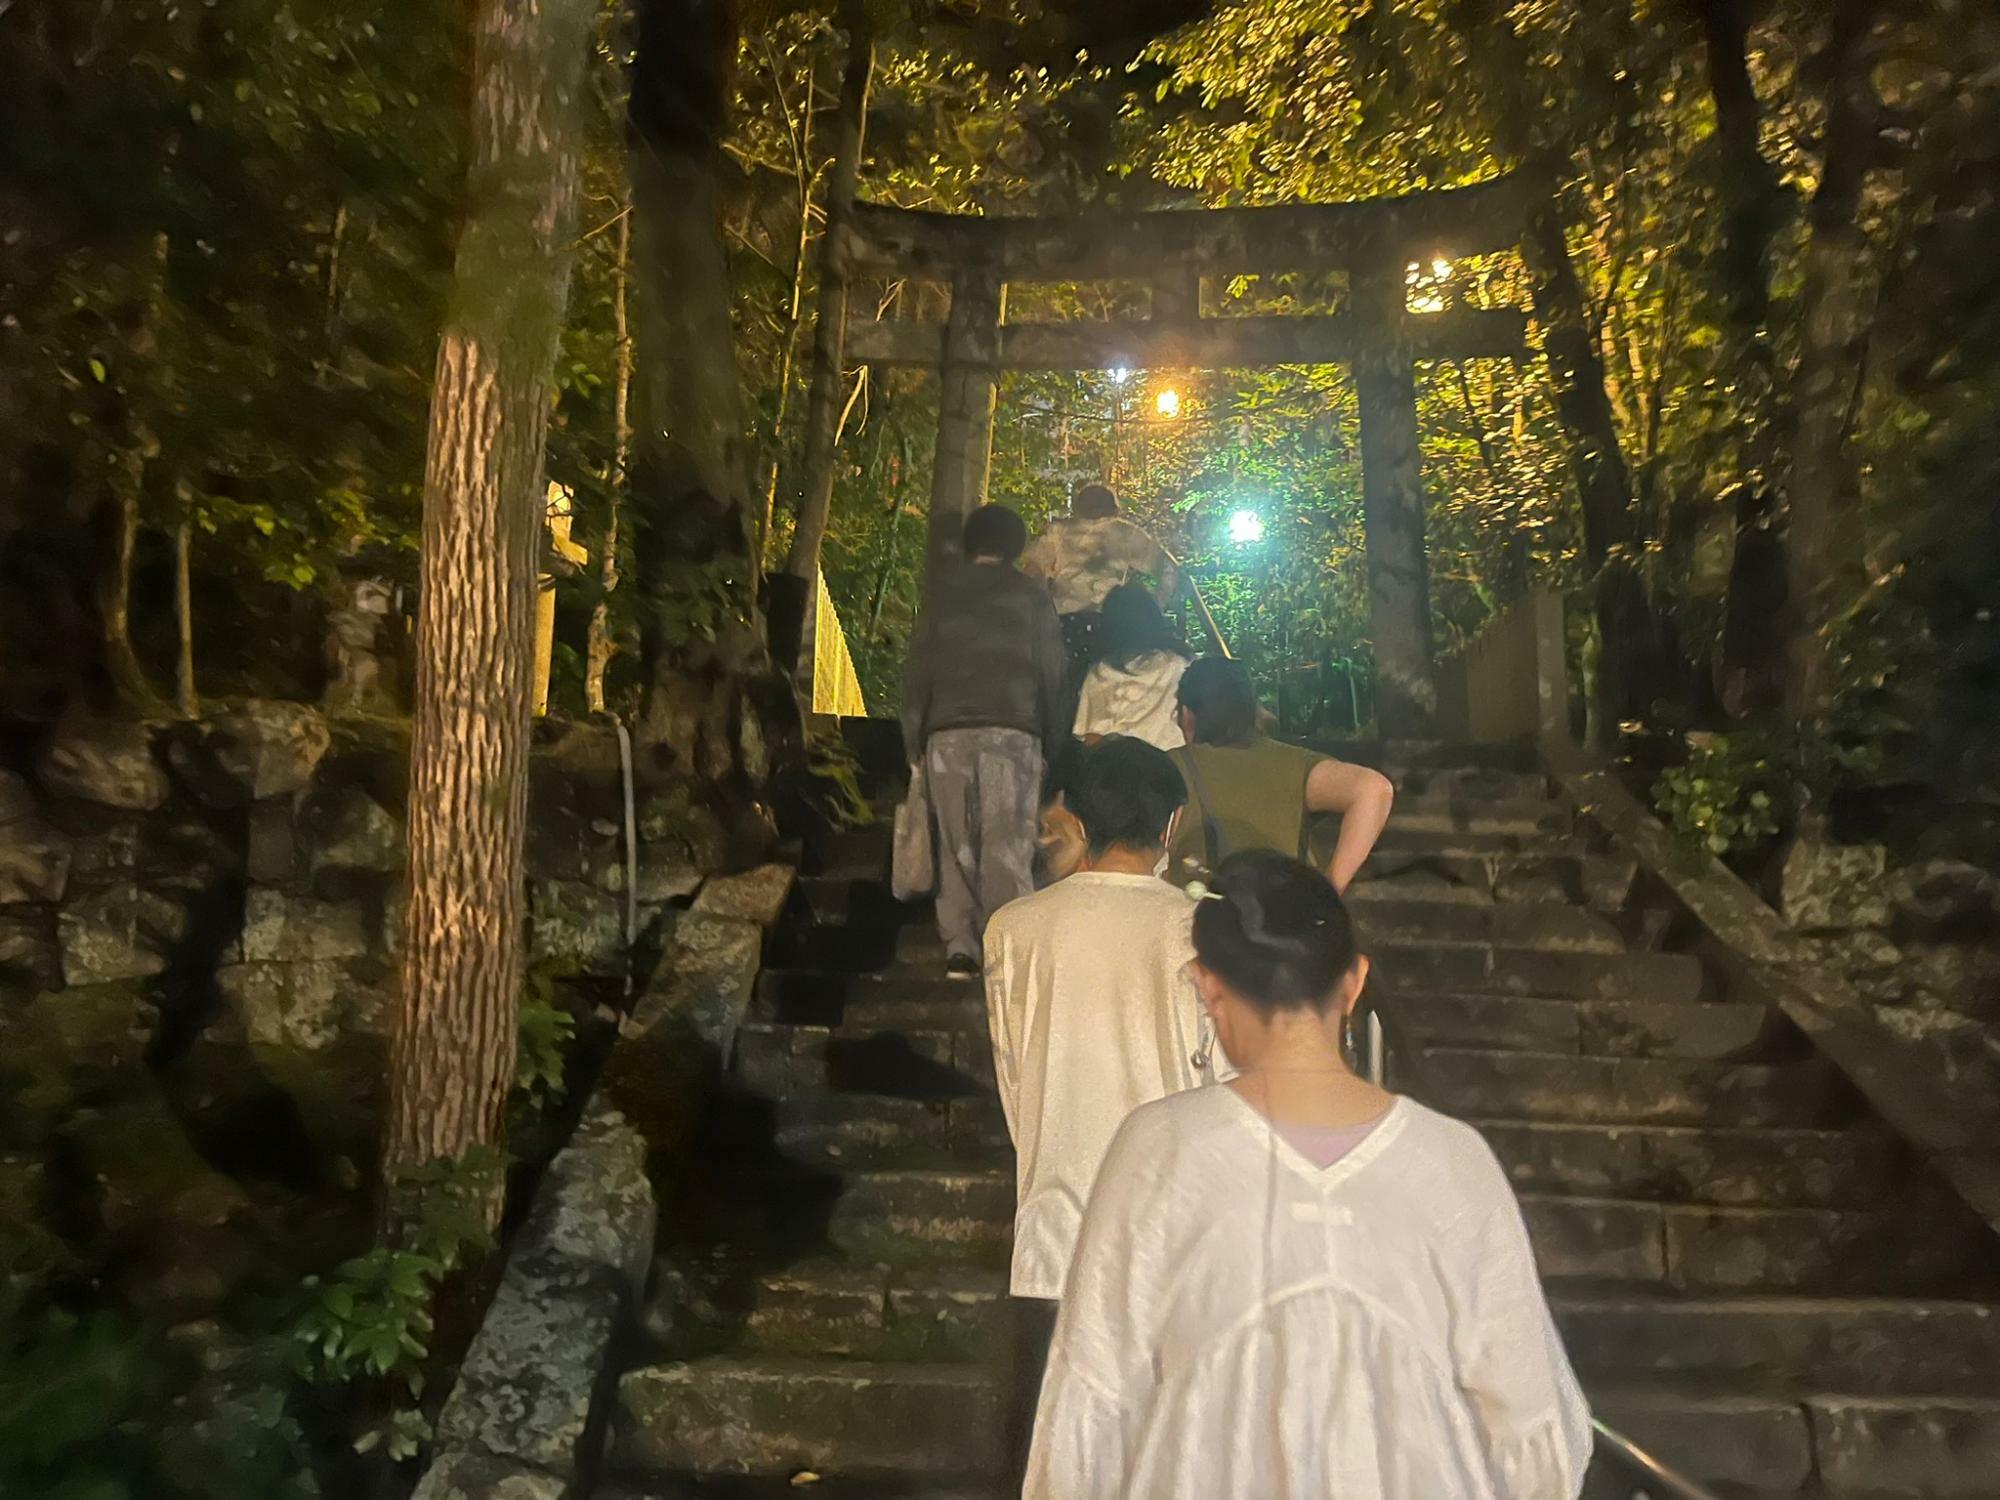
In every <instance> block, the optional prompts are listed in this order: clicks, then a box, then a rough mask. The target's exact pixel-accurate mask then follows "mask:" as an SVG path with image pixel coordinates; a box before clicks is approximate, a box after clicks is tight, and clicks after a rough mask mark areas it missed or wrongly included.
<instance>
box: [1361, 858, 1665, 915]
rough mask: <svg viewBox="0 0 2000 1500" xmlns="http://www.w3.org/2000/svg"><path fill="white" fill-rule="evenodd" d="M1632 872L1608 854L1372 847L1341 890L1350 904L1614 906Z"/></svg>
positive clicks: (1625, 861) (1631, 865)
mask: <svg viewBox="0 0 2000 1500" xmlns="http://www.w3.org/2000/svg"><path fill="white" fill-rule="evenodd" d="M1637 873H1638V865H1637V863H1636V862H1635V861H1634V860H1631V859H1629V858H1626V857H1623V856H1620V855H1615V854H1578V853H1567V854H1538V853H1533V852H1520V851H1511V852H1498V853H1494V852H1487V853H1465V852H1456V853H1444V852H1425V851H1423V850H1419V849H1405V848H1399V847H1396V846H1393V845H1392V846H1389V847H1386V848H1385V847H1382V846H1379V845H1378V846H1377V848H1376V849H1375V851H1374V852H1373V853H1372V854H1370V855H1369V856H1368V861H1367V863H1366V864H1364V865H1363V866H1362V867H1361V869H1360V871H1359V873H1357V874H1356V876H1355V878H1354V884H1353V885H1351V886H1349V887H1348V892H1347V894H1348V899H1349V900H1351V901H1355V902H1368V901H1374V900H1379V899H1404V900H1412V901H1451V902H1488V901H1498V902H1520V903H1528V904H1538V903H1553V902H1564V903H1568V904H1571V905H1581V906H1589V907H1591V908H1593V909H1595V910H1601V911H1615V910H1617V909H1618V908H1619V907H1621V906H1623V905H1624V904H1625V900H1626V898H1627V896H1628V895H1630V893H1631V890H1632V884H1633V881H1634V879H1635V878H1636V876H1637Z"/></svg>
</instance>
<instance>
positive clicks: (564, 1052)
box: [514, 965, 576, 1108]
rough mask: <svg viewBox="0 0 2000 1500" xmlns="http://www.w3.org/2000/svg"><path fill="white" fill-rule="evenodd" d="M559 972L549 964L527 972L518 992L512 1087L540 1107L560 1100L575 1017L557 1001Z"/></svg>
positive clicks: (574, 1037) (574, 1033)
mask: <svg viewBox="0 0 2000 1500" xmlns="http://www.w3.org/2000/svg"><path fill="white" fill-rule="evenodd" d="M560 978H561V971H560V970H557V969H555V968H552V967H551V966H548V965H537V966H534V967H531V968H530V969H529V970H528V975H527V983H526V984H525V986H524V987H523V989H522V992H521V1015H520V1022H519V1027H518V1030H517V1033H516V1036H515V1046H514V1088H515V1091H516V1092H517V1093H518V1094H520V1095H521V1096H522V1097H523V1098H525V1099H527V1100H528V1101H529V1102H530V1103H531V1104H533V1105H534V1106H536V1107H538V1108H541V1107H546V1106H547V1105H550V1104H553V1103H555V1102H556V1101H558V1100H559V1099H561V1098H562V1095H563V1089H564V1087H565V1082H564V1076H563V1075H564V1068H565V1066H566V1064H567V1062H568V1058H569V1048H570V1043H571V1042H573V1041H575V1040H576V1018H575V1017H574V1016H572V1015H571V1014H570V1013H569V1012H568V1011H567V1010H565V1009H564V1008H563V1007H562V1006H561V1005H560V1004H559V1003H558V1002H557V998H556V986H557V984H558V982H559V980H560Z"/></svg>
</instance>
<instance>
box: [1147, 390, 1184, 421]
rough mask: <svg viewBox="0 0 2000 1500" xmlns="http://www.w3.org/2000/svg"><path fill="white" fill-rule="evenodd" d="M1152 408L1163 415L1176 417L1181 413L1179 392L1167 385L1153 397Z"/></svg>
mask: <svg viewBox="0 0 2000 1500" xmlns="http://www.w3.org/2000/svg"><path fill="white" fill-rule="evenodd" d="M1153 410H1154V411H1156V412H1158V413H1159V414H1160V415H1161V416H1163V417H1178V416H1179V415H1180V414H1181V393H1180V392H1179V391H1177V390H1175V389H1174V388H1173V387H1172V386H1168V387H1167V388H1166V389H1165V390H1163V391H1161V392H1160V393H1159V395H1157V396H1155V397H1154V398H1153Z"/></svg>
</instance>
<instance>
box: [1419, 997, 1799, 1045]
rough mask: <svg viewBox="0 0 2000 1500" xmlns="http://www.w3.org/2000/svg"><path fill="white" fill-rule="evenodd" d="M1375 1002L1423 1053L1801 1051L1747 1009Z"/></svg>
mask: <svg viewBox="0 0 2000 1500" xmlns="http://www.w3.org/2000/svg"><path fill="white" fill-rule="evenodd" d="M1379 999H1380V1003H1381V1004H1382V1006H1383V1008H1384V1010H1385V1011H1387V1012H1388V1013H1389V1014H1390V1016H1391V1017H1392V1018H1393V1019H1396V1020H1400V1021H1401V1022H1402V1025H1403V1028H1404V1035H1405V1036H1407V1037H1410V1038H1412V1039H1414V1040H1415V1042H1416V1043H1417V1044H1418V1045H1420V1046H1425V1047H1432V1046H1438V1047H1490V1048H1495V1049H1498V1050H1503V1051H1517V1052H1576V1053H1579V1054H1582V1055H1584V1056H1587V1057H1706V1058H1718V1059H1730V1060H1737V1061H1750V1060H1753V1059H1770V1058H1775V1057H1785V1056H1792V1055H1797V1054H1799V1053H1800V1052H1801V1051H1802V1050H1803V1048H1804V1045H1805V1044H1804V1041H1803V1040H1802V1039H1801V1038H1800V1036H1799V1034H1798V1032H1797V1030H1796V1029H1795V1028H1794V1027H1793V1026H1792V1025H1791V1023H1790V1022H1788V1021H1787V1020H1785V1018H1784V1017H1783V1016H1782V1015H1780V1014H1779V1013H1778V1012H1776V1011H1774V1010H1768V1009H1765V1008H1764V1007H1761V1006H1752V1005H1727V1004H1717V1003H1703V1002H1699V1001H1697V1002H1693V1003H1690V1004H1684V1005H1683V1004H1670V1003H1664V1002H1660V1001H1652V1000H1582V1001H1578V1000H1537V999H1529V998H1525V997H1521V996H1515V995H1490V994H1489V995H1456V994H1428V993H1424V992H1422V991H1416V992H1412V993H1407V994H1398V993H1391V994H1385V995H1382V996H1380V997H1379Z"/></svg>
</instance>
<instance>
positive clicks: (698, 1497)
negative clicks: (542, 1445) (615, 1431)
mask: <svg viewBox="0 0 2000 1500" xmlns="http://www.w3.org/2000/svg"><path fill="white" fill-rule="evenodd" d="M814 1472H815V1473H816V1474H817V1471H814ZM801 1490H804V1491H805V1492H806V1493H807V1494H808V1495H810V1496H811V1500H994V1490H993V1486H992V1485H991V1484H953V1483H952V1482H951V1481H949V1480H934V1479H926V1478H924V1477H923V1476H922V1475H903V1476H896V1477H888V1476H877V1477H875V1478H870V1479H842V1478H841V1477H840V1476H838V1475H830V1474H818V1475H817V1477H816V1478H814V1479H813V1480H812V1481H811V1482H810V1483H796V1482H794V1478H793V1477H792V1476H780V1475H776V1474H737V1475H711V1476H708V1477H706V1478H681V1477H675V1478H673V1479H669V1480H655V1481H653V1482H651V1483H648V1482H647V1481H645V1480H643V1479H642V1480H639V1481H638V1482H636V1483H632V1484H609V1485H599V1486H598V1487H597V1488H596V1489H594V1490H592V1491H591V1500H799V1492H800V1491H801ZM1619 1500H1626V1497H1624V1496H1620V1497H1619Z"/></svg>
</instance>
